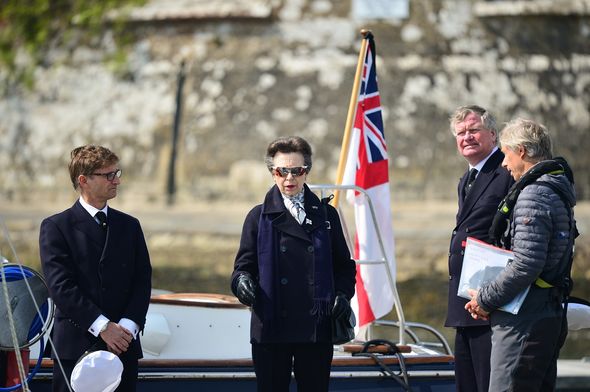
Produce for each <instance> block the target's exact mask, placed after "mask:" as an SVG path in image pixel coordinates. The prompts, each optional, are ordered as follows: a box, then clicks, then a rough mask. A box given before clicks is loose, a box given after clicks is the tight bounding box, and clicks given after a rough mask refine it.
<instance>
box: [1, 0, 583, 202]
mask: <svg viewBox="0 0 590 392" xmlns="http://www.w3.org/2000/svg"><path fill="white" fill-rule="evenodd" d="M351 1H352V0H333V1H327V0H283V1H279V0H268V1H267V0H231V1H230V0H215V1H211V0H209V1H205V0H177V1H164V0H153V1H152V2H151V3H150V4H148V5H147V6H146V7H144V8H143V9H141V10H136V11H135V12H134V13H132V14H130V18H131V20H132V23H131V25H130V27H129V29H128V33H129V34H130V35H131V37H133V39H132V44H131V45H130V46H129V48H128V52H127V60H126V62H125V63H124V66H123V67H118V68H113V67H112V63H111V62H109V61H107V60H108V59H109V58H110V57H111V56H112V55H113V53H115V45H114V40H113V36H112V33H106V34H105V35H103V36H102V37H100V39H98V40H97V41H96V42H92V43H89V44H84V45H82V44H80V45H78V46H76V47H70V48H56V49H54V50H52V51H51V52H50V55H49V56H48V58H47V61H46V63H45V64H44V65H43V66H40V67H38V68H37V69H36V71H35V85H34V88H33V89H32V90H26V89H14V88H5V89H4V90H3V91H2V98H1V101H0V118H1V119H2V121H0V169H1V170H0V200H2V199H12V200H17V201H23V200H24V201H26V200H35V199H36V198H43V199H47V197H50V200H53V199H58V198H64V197H72V190H71V186H70V185H69V183H68V176H67V173H66V169H65V168H66V166H67V161H68V158H69V151H70V150H71V149H72V148H73V147H75V146H77V145H80V144H85V143H100V144H104V145H106V146H109V147H111V148H112V149H113V150H114V151H116V152H117V153H118V154H119V155H120V157H121V158H122V167H123V170H124V180H125V187H123V189H122V191H123V192H122V193H121V197H122V198H134V199H137V200H142V201H146V202H159V201H162V200H164V198H165V189H166V175H167V170H168V162H169V157H170V151H171V142H170V141H171V132H172V131H171V130H172V124H173V117H174V112H175V95H176V88H177V78H178V72H179V70H180V66H181V63H182V62H184V63H185V72H186V79H185V84H184V90H183V101H184V104H183V108H182V109H183V110H182V116H181V118H182V121H181V133H180V143H179V151H178V153H179V155H178V162H177V187H178V188H177V189H178V199H179V200H183V201H188V202H190V201H192V200H196V199H199V200H203V199H205V200H207V199H231V198H236V197H239V198H242V199H252V200H259V199H260V197H261V195H262V194H263V192H264V191H265V189H266V188H267V187H268V186H269V185H270V183H271V182H270V181H271V179H270V176H269V175H268V174H267V173H266V172H265V169H264V165H263V162H262V157H263V154H264V150H265V147H266V145H267V144H268V142H270V141H271V140H272V139H274V138H275V137H278V136H282V135H289V134H297V135H301V136H303V137H305V138H307V139H308V140H309V141H310V142H311V143H312V146H313V147H314V169H313V171H312V175H311V177H310V182H331V181H333V180H334V177H335V170H336V166H337V163H338V162H337V161H338V157H339V150H340V144H341V140H342V134H343V129H344V124H345V120H346V114H347V109H348V103H349V99H350V91H351V88H352V81H353V77H354V72H355V66H356V62H357V57H358V50H359V47H360V38H361V37H360V34H359V31H360V29H361V28H368V29H370V30H371V31H372V32H373V34H374V36H375V39H376V45H377V54H378V59H377V62H378V77H379V85H380V93H381V102H382V105H383V110H384V117H385V134H386V139H387V142H388V147H389V154H390V161H391V163H390V167H391V178H392V184H393V185H392V187H393V189H394V190H393V195H394V198H400V199H452V198H454V197H455V192H456V190H455V189H456V183H457V180H458V178H459V177H460V176H461V174H462V173H463V171H464V170H465V168H466V164H465V162H464V161H463V160H462V159H461V158H460V157H459V156H458V154H457V153H456V148H455V141H454V138H453V137H452V135H451V133H450V131H449V129H448V120H447V118H448V115H449V113H450V112H451V111H452V110H453V109H454V108H455V107H457V106H459V105H463V104H470V103H477V104H480V105H483V106H486V107H488V108H490V109H491V110H492V111H493V112H495V113H496V115H497V117H498V119H499V120H500V122H504V121H507V120H509V119H511V118H513V117H515V116H524V117H530V118H533V119H535V120H538V121H541V122H543V123H544V124H545V125H547V127H548V128H549V129H550V131H551V132H552V134H553V135H554V139H555V144H556V147H555V153H556V154H560V155H564V156H566V157H567V158H568V159H569V160H570V162H571V163H572V166H573V167H574V169H575V172H576V176H577V178H576V180H577V181H576V186H577V191H578V195H579V197H581V198H588V197H589V196H590V177H589V176H588V174H587V173H586V172H585V170H584V169H586V168H588V167H590V165H589V164H590V162H589V161H590V154H588V153H587V151H589V150H590V138H589V137H588V131H589V127H590V125H589V124H590V44H589V42H590V1H588V0H562V1H560V2H558V3H559V6H558V7H557V6H555V5H554V4H553V3H554V2H552V1H546V0H529V1H478V0H412V1H410V4H409V5H410V8H409V15H408V17H407V18H402V19H390V20H368V21H361V20H357V19H356V18H355V17H354V15H353V14H352V5H351ZM556 3H557V2H556ZM25 61H26V59H25ZM5 77H6V75H5V74H4V73H3V71H0V79H1V80H4V79H5ZM4 85H5V84H4Z"/></svg>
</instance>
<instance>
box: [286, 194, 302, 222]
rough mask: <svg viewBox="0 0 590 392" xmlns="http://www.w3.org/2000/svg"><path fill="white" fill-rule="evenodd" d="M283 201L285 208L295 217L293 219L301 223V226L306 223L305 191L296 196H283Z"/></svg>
mask: <svg viewBox="0 0 590 392" xmlns="http://www.w3.org/2000/svg"><path fill="white" fill-rule="evenodd" d="M283 201H284V202H285V207H287V210H289V212H290V213H291V215H293V218H295V220H297V222H299V224H300V225H302V224H303V222H304V221H305V208H303V191H301V192H299V193H298V194H296V195H295V196H285V195H283Z"/></svg>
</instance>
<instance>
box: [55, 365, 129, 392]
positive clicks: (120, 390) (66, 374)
mask: <svg viewBox="0 0 590 392" xmlns="http://www.w3.org/2000/svg"><path fill="white" fill-rule="evenodd" d="M121 362H123V374H122V375H121V383H120V384H119V386H118V387H117V389H115V392H135V390H136V384H137V374H138V365H137V359H121ZM61 364H62V366H63V370H64V371H63V372H62V371H61V369H60V367H59V365H58V363H57V360H54V365H53V384H52V391H53V392H69V391H70V389H69V388H68V384H69V383H70V377H71V376H72V371H73V370H74V366H76V361H75V360H67V359H66V360H64V359H62V360H61ZM66 380H67V381H66Z"/></svg>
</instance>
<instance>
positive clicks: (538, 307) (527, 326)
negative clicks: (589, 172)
mask: <svg viewBox="0 0 590 392" xmlns="http://www.w3.org/2000/svg"><path fill="white" fill-rule="evenodd" d="M500 144H501V147H502V152H503V153H504V155H505V158H504V161H503V162H502V166H504V167H505V168H506V169H508V170H509V171H510V174H511V175H512V176H513V177H514V179H515V181H516V183H515V185H514V187H519V185H520V189H521V191H520V194H518V197H517V199H516V204H515V205H514V208H513V210H512V211H513V212H512V217H511V219H510V227H509V234H510V237H511V240H510V244H511V250H512V251H513V252H514V259H513V261H512V262H511V263H509V264H508V265H507V266H506V268H505V269H504V270H503V271H502V272H501V273H500V274H499V275H498V277H497V278H496V279H495V280H493V281H491V282H489V283H488V284H486V285H484V286H483V287H481V289H480V290H479V291H478V292H474V293H473V298H472V300H471V301H470V302H469V303H468V304H467V305H466V306H465V309H466V310H468V311H469V312H470V313H471V315H472V317H473V318H476V319H478V318H483V319H487V318H489V320H490V324H491V327H492V353H491V375H490V380H491V381H490V391H553V390H554V389H555V380H556V370H557V358H558V356H559V350H560V348H561V346H562V345H563V342H564V340H565V337H566V335H567V320H566V318H565V316H564V314H563V313H564V310H563V306H562V302H563V297H564V295H567V293H564V290H563V289H562V288H560V287H557V286H558V284H552V283H554V282H560V281H562V280H563V279H564V278H566V277H569V272H570V271H569V269H570V268H571V264H570V257H571V254H572V252H573V237H574V231H575V230H573V229H572V228H573V227H575V222H574V217H573V206H574V205H575V203H576V196H575V191H574V186H573V183H572V182H573V176H572V177H571V180H572V181H570V179H569V178H568V176H566V172H568V171H569V173H571V171H570V170H569V168H568V167H567V163H565V161H564V160H557V159H555V160H554V159H553V158H552V146H551V138H550V136H549V133H548V132H547V129H546V128H545V127H544V126H543V125H541V124H538V123H536V122H534V121H530V120H525V119H516V120H513V121H511V122H510V123H508V124H507V125H506V126H505V127H504V129H503V130H502V132H501V134H500ZM564 166H566V167H564ZM533 172H535V179H534V180H531V174H532V173H533ZM539 174H540V175H539ZM527 180H528V182H530V183H528V184H526V183H525V184H523V181H527ZM519 183H520V184H519ZM509 194H510V192H509ZM527 287H530V289H529V292H528V294H527V296H526V298H525V300H524V302H523V304H522V306H521V308H520V310H519V312H518V314H516V315H515V314H511V313H508V312H504V311H499V310H497V309H498V308H500V307H501V306H503V305H505V304H507V303H509V302H510V301H511V300H512V299H513V298H514V297H515V296H516V295H517V294H518V293H520V292H522V291H524V290H525V289H526V288H527Z"/></svg>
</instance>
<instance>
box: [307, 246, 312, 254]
mask: <svg viewBox="0 0 590 392" xmlns="http://www.w3.org/2000/svg"><path fill="white" fill-rule="evenodd" d="M307 251H308V252H309V253H312V252H313V245H309V246H308V247H307Z"/></svg>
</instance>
